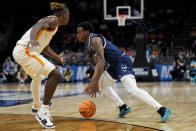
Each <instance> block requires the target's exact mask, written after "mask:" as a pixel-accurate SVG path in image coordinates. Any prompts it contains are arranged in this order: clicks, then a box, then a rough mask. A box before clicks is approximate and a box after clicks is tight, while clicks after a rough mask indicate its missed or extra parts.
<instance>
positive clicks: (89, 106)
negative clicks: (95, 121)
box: [79, 100, 96, 118]
mask: <svg viewBox="0 0 196 131" xmlns="http://www.w3.org/2000/svg"><path fill="white" fill-rule="evenodd" d="M79 112H80V114H81V115H82V116H83V117H86V118H90V117H92V116H93V115H94V114H95V112H96V106H95V104H94V103H93V102H92V101H89V100H85V101H83V102H82V103H81V104H80V107H79Z"/></svg>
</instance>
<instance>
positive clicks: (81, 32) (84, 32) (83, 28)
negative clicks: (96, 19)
mask: <svg viewBox="0 0 196 131" xmlns="http://www.w3.org/2000/svg"><path fill="white" fill-rule="evenodd" d="M93 32H94V26H93V25H92V24H91V23H89V22H82V23H80V24H78V27H77V37H78V40H79V41H80V42H85V43H86V41H87V40H88V38H89V35H90V33H93Z"/></svg>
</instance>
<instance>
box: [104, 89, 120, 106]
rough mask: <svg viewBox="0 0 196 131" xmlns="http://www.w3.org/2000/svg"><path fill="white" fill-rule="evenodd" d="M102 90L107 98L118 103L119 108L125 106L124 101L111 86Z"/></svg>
mask: <svg viewBox="0 0 196 131" xmlns="http://www.w3.org/2000/svg"><path fill="white" fill-rule="evenodd" d="M101 90H102V91H103V92H104V93H105V94H106V95H107V96H109V97H110V98H111V99H113V100H114V101H115V102H117V103H118V105H119V106H122V105H124V102H123V101H122V99H121V98H120V97H119V96H118V94H117V93H116V92H115V91H114V89H113V88H112V87H111V86H108V87H104V88H102V89H101Z"/></svg>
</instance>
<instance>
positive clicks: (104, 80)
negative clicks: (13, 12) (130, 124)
mask: <svg viewBox="0 0 196 131" xmlns="http://www.w3.org/2000/svg"><path fill="white" fill-rule="evenodd" d="M114 82H116V80H114V79H113V78H112V77H111V76H110V75H109V74H108V72H107V71H104V73H103V74H102V76H101V78H100V81H99V85H100V89H101V90H102V91H103V93H104V94H106V95H107V96H108V97H110V98H111V99H113V100H114V101H115V102H117V104H118V105H119V109H120V113H119V117H124V116H125V115H126V114H128V113H129V112H131V109H130V108H129V107H128V106H127V105H126V104H125V103H124V102H123V101H122V99H121V98H120V97H119V95H118V94H117V93H116V92H115V91H114V89H113V88H112V87H111V85H112V83H114Z"/></svg>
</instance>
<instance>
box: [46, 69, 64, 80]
mask: <svg viewBox="0 0 196 131" xmlns="http://www.w3.org/2000/svg"><path fill="white" fill-rule="evenodd" d="M61 77H62V76H61V72H60V71H59V70H58V69H54V70H52V71H51V72H50V74H49V76H48V78H49V79H50V78H53V79H55V80H57V81H60V80H61Z"/></svg>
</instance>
